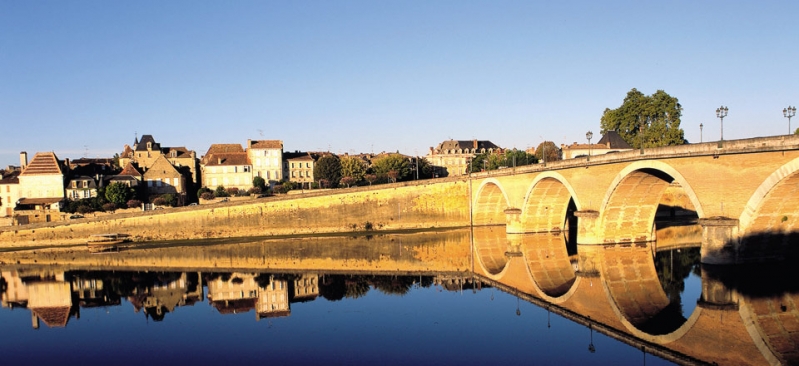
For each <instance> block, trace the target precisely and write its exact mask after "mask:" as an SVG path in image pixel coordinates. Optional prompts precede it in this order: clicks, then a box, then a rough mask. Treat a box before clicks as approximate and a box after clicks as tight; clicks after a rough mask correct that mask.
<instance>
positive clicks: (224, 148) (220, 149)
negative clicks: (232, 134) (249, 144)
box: [205, 144, 244, 156]
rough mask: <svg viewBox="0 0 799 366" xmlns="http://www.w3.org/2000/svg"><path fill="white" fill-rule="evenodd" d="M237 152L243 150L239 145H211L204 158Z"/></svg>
mask: <svg viewBox="0 0 799 366" xmlns="http://www.w3.org/2000/svg"><path fill="white" fill-rule="evenodd" d="M238 152H244V148H243V147H242V146H241V144H211V147H209V148H208V152H207V153H205V156H208V155H211V154H219V153H238Z"/></svg>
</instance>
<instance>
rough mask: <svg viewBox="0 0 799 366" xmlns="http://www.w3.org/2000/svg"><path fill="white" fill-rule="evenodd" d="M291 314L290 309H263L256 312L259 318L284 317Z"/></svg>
mask: <svg viewBox="0 0 799 366" xmlns="http://www.w3.org/2000/svg"><path fill="white" fill-rule="evenodd" d="M290 315H291V310H275V311H263V312H260V313H258V316H260V317H261V318H284V317H287V316H290Z"/></svg>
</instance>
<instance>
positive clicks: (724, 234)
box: [699, 217, 741, 264]
mask: <svg viewBox="0 0 799 366" xmlns="http://www.w3.org/2000/svg"><path fill="white" fill-rule="evenodd" d="M699 225H701V226H702V247H701V249H700V256H701V258H700V261H701V262H702V263H706V264H736V263H738V251H739V249H740V244H741V242H740V238H739V235H738V219H731V218H728V217H713V218H707V219H699Z"/></svg>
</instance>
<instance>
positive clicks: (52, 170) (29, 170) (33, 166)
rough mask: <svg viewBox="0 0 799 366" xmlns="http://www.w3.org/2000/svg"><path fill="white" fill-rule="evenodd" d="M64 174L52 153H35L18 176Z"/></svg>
mask: <svg viewBox="0 0 799 366" xmlns="http://www.w3.org/2000/svg"><path fill="white" fill-rule="evenodd" d="M43 174H64V173H63V171H61V164H59V163H58V157H56V156H55V153H54V152H37V153H36V155H34V156H33V160H31V162H30V163H29V164H28V165H27V166H26V167H25V169H23V170H22V174H20V176H30V175H43Z"/></svg>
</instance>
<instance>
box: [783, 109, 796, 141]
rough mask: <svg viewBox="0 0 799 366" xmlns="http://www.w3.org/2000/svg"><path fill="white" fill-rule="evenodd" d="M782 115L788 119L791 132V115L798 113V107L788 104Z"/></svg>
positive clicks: (789, 131)
mask: <svg viewBox="0 0 799 366" xmlns="http://www.w3.org/2000/svg"><path fill="white" fill-rule="evenodd" d="M782 115H783V116H784V117H785V118H787V119H788V134H789V135H790V134H791V117H793V116H795V115H796V107H791V106H788V108H783V109H782Z"/></svg>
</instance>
